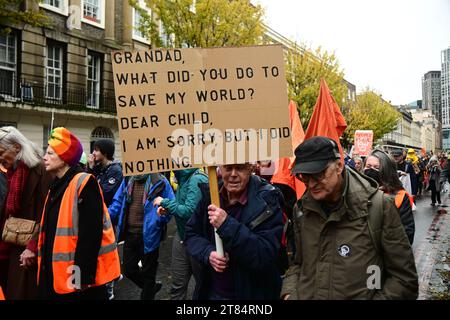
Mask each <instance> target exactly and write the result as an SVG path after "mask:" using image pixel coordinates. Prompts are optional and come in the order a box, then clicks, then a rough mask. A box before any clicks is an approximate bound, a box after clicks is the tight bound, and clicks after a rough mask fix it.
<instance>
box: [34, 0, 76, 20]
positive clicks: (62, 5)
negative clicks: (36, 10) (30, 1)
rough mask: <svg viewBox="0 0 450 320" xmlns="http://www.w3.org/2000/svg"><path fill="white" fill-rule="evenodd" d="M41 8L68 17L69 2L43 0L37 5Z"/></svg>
mask: <svg viewBox="0 0 450 320" xmlns="http://www.w3.org/2000/svg"><path fill="white" fill-rule="evenodd" d="M39 5H40V6H41V7H43V8H45V9H48V10H50V11H53V12H56V13H59V14H62V15H65V16H68V15H69V1H68V0H43V1H41V3H40V4H39Z"/></svg>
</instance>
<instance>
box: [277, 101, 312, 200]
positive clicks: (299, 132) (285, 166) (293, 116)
mask: <svg viewBox="0 0 450 320" xmlns="http://www.w3.org/2000/svg"><path fill="white" fill-rule="evenodd" d="M289 118H290V120H291V121H290V122H291V138H292V154H294V150H295V148H297V146H298V145H299V144H300V143H302V142H303V139H304V137H305V133H304V131H303V127H302V123H301V122H300V118H299V116H298V111H297V105H296V104H295V102H294V101H292V100H291V102H290V103H289ZM294 160H295V157H290V158H281V159H278V160H276V161H275V173H274V175H273V176H272V179H271V180H270V182H271V183H280V184H285V185H288V186H289V187H291V188H292V189H293V190H295V193H296V194H297V199H300V198H301V196H302V195H303V193H304V191H305V189H306V187H305V185H304V184H303V183H302V182H301V181H299V180H298V179H296V178H295V177H294V176H293V175H291V168H292V164H293V163H294Z"/></svg>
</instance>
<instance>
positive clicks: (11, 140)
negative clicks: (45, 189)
mask: <svg viewBox="0 0 450 320" xmlns="http://www.w3.org/2000/svg"><path fill="white" fill-rule="evenodd" d="M15 143H17V144H19V145H20V147H21V148H20V152H19V153H18V154H17V156H16V161H19V160H22V161H23V162H24V163H25V165H26V166H27V167H28V168H34V167H36V166H37V165H39V164H40V163H41V162H42V157H41V152H40V150H39V148H38V147H37V146H36V144H34V143H33V142H31V141H30V140H29V139H27V138H26V137H25V136H24V135H23V134H22V133H21V132H20V131H19V130H17V129H16V128H14V127H1V128H0V146H2V147H3V148H5V149H12V148H13V147H14V144H15Z"/></svg>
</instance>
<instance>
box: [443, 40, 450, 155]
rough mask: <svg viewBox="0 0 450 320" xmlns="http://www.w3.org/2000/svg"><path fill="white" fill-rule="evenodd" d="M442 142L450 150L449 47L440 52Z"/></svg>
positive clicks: (445, 148)
mask: <svg viewBox="0 0 450 320" xmlns="http://www.w3.org/2000/svg"><path fill="white" fill-rule="evenodd" d="M441 105H442V144H443V148H444V150H450V47H449V48H447V49H445V50H443V51H442V52H441Z"/></svg>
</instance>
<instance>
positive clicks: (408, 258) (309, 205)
mask: <svg viewBox="0 0 450 320" xmlns="http://www.w3.org/2000/svg"><path fill="white" fill-rule="evenodd" d="M292 173H293V174H294V175H295V176H296V177H297V178H298V179H300V180H301V181H303V182H304V183H305V185H306V187H307V190H306V192H305V194H304V195H303V197H302V199H300V200H299V201H298V202H297V204H296V206H295V208H294V230H295V237H296V247H297V252H296V256H295V261H294V264H293V265H292V266H291V267H290V268H289V270H288V272H287V274H286V278H285V280H284V283H283V289H282V293H281V297H282V298H283V299H416V298H417V294H418V278H417V273H416V267H415V263H414V256H413V252H412V249H411V246H410V244H409V241H408V238H407V236H406V234H405V231H404V228H403V226H402V224H401V221H400V217H399V214H398V211H397V209H396V207H395V205H394V204H393V203H392V202H391V200H389V199H388V198H387V197H386V196H384V195H383V192H382V191H380V190H378V184H377V183H376V182H375V181H374V180H372V179H371V178H369V177H366V176H364V175H362V174H360V173H358V172H356V171H354V170H353V169H351V168H349V167H345V166H344V164H343V163H342V161H341V155H340V153H339V149H338V146H337V143H336V142H335V141H333V140H332V139H329V138H326V137H312V138H310V139H308V140H305V141H304V142H303V143H302V144H300V145H299V146H298V147H297V149H296V150H295V165H294V167H293V168H292Z"/></svg>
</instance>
